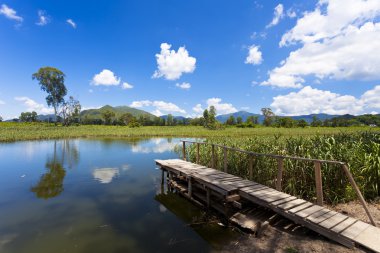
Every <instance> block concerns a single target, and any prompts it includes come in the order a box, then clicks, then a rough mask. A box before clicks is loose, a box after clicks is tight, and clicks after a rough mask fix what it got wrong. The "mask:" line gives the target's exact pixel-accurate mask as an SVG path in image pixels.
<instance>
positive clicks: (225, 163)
mask: <svg viewBox="0 0 380 253" xmlns="http://www.w3.org/2000/svg"><path fill="white" fill-rule="evenodd" d="M223 160H224V172H226V173H227V148H226V147H223Z"/></svg>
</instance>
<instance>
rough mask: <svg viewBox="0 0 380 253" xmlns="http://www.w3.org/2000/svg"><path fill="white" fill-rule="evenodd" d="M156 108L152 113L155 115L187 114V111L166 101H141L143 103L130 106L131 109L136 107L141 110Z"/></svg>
mask: <svg viewBox="0 0 380 253" xmlns="http://www.w3.org/2000/svg"><path fill="white" fill-rule="evenodd" d="M149 106H151V107H154V108H155V110H154V111H153V112H152V113H153V114H155V115H162V114H163V113H162V111H163V112H167V113H175V112H177V113H182V114H185V113H186V111H185V110H183V109H181V108H180V107H178V106H177V105H175V104H173V103H170V102H165V101H150V100H141V101H133V102H132V103H131V104H130V107H136V108H141V107H149Z"/></svg>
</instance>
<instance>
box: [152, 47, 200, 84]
mask: <svg viewBox="0 0 380 253" xmlns="http://www.w3.org/2000/svg"><path fill="white" fill-rule="evenodd" d="M171 47H172V46H171V45H170V44H168V43H162V44H161V52H160V53H159V54H156V60H157V68H158V69H157V70H156V71H155V72H154V74H153V76H152V77H153V78H160V77H164V78H165V79H167V80H177V79H179V78H180V77H181V76H182V74H184V73H192V72H193V71H194V70H195V63H196V59H195V58H194V57H191V56H189V52H188V51H187V50H186V48H185V47H180V48H179V49H178V51H177V52H176V51H175V50H170V48H171Z"/></svg>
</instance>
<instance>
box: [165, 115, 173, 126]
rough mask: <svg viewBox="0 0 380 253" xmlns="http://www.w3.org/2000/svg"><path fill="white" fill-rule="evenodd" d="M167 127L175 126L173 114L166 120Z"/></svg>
mask: <svg viewBox="0 0 380 253" xmlns="http://www.w3.org/2000/svg"><path fill="white" fill-rule="evenodd" d="M166 125H167V126H173V125H174V119H173V115H171V114H169V115H168V118H167V119H166Z"/></svg>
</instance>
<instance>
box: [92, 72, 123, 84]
mask: <svg viewBox="0 0 380 253" xmlns="http://www.w3.org/2000/svg"><path fill="white" fill-rule="evenodd" d="M92 83H93V84H94V85H96V86H97V85H105V86H110V85H119V84H120V78H118V77H117V76H116V75H115V74H114V73H113V72H112V71H111V70H108V69H103V70H102V71H101V72H100V73H99V74H96V75H94V77H93V78H92Z"/></svg>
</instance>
